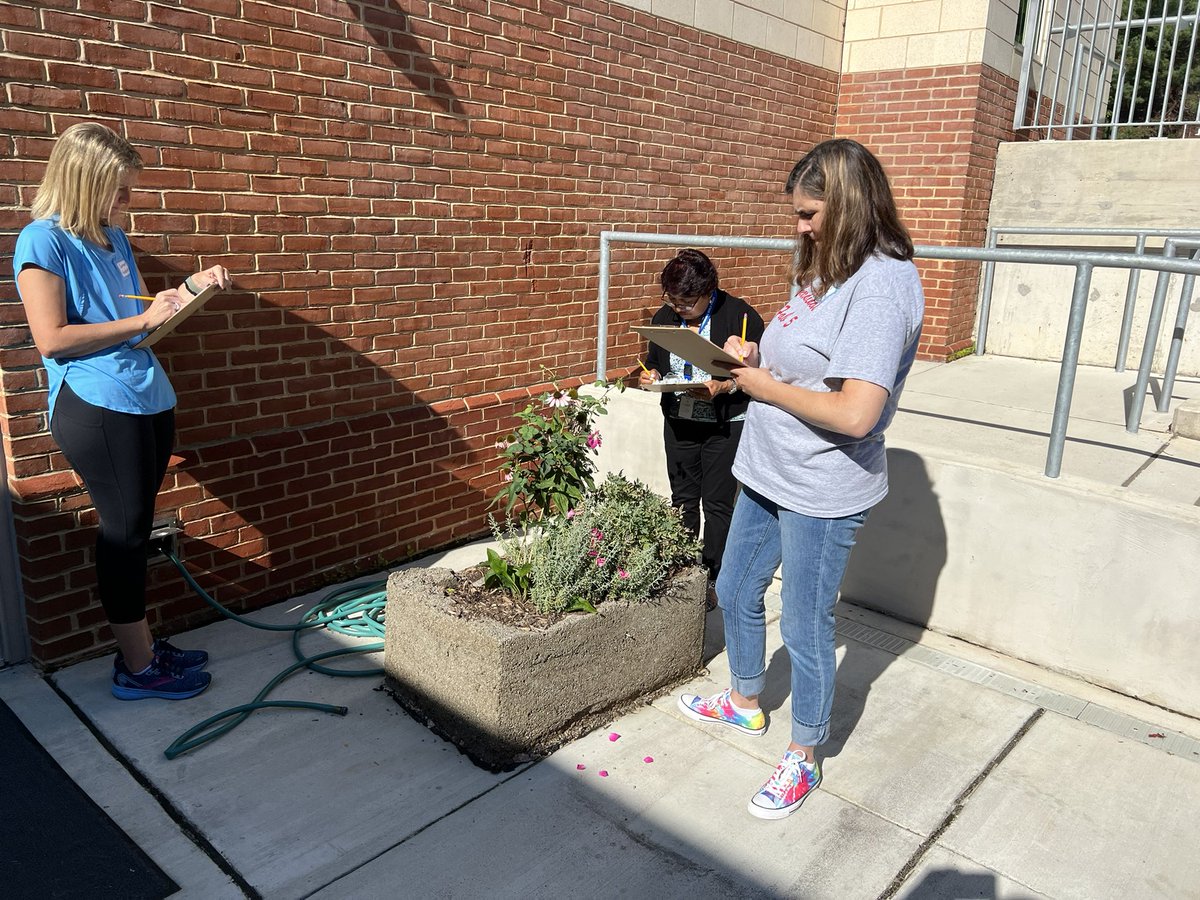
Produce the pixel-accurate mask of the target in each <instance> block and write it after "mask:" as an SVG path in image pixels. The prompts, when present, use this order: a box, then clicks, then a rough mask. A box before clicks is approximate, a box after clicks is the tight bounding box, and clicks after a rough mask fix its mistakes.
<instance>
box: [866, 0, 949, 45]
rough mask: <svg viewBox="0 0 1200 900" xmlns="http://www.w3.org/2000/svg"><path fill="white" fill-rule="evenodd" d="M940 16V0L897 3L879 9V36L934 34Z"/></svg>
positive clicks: (937, 27)
mask: <svg viewBox="0 0 1200 900" xmlns="http://www.w3.org/2000/svg"><path fill="white" fill-rule="evenodd" d="M941 18H942V3H941V0H923V2H921V3H898V4H896V5H895V6H885V7H884V8H883V9H881V10H880V11H879V36H880V37H901V36H904V35H910V34H936V33H937V31H938V30H939V24H938V23H939V22H940V21H941Z"/></svg>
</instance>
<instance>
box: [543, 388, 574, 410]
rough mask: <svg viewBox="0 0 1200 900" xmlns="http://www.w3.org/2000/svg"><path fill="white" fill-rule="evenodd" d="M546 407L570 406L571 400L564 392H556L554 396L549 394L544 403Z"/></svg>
mask: <svg viewBox="0 0 1200 900" xmlns="http://www.w3.org/2000/svg"><path fill="white" fill-rule="evenodd" d="M544 403H545V405H546V406H557V407H563V406H570V405H571V398H570V397H569V396H567V394H565V393H564V392H562V391H555V392H554V393H553V394H547V395H546V399H545V401H544Z"/></svg>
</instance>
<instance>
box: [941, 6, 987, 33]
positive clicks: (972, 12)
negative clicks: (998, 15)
mask: <svg viewBox="0 0 1200 900" xmlns="http://www.w3.org/2000/svg"><path fill="white" fill-rule="evenodd" d="M993 2H994V0H943V2H942V19H941V23H940V24H939V26H938V28H937V30H938V31H969V30H970V29H972V28H986V27H987V24H988V11H989V8H990V7H991V6H992V4H993Z"/></svg>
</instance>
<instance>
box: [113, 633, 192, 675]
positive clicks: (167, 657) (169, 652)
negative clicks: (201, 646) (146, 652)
mask: <svg viewBox="0 0 1200 900" xmlns="http://www.w3.org/2000/svg"><path fill="white" fill-rule="evenodd" d="M150 650H151V652H153V653H154V655H155V656H161V657H162V658H163V660H164V661H165V662H166V663H167V664H168V665H169V666H170V667H171V668H173V669H182V670H183V671H185V672H199V671H200V670H201V669H203V668H204V667H205V666H207V665H208V653H207V652H206V651H204V650H180V649H179V648H178V647H176V646H175V645H174V644H171V643H169V642H167V641H164V640H162V639H159V640H156V641H155V642H154V645H153V646H152V647H151V648H150ZM124 663H125V656H124V654H122V653H121V651H120V650H118V651H117V664H118V665H124Z"/></svg>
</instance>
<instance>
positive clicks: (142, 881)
mask: <svg viewBox="0 0 1200 900" xmlns="http://www.w3.org/2000/svg"><path fill="white" fill-rule="evenodd" d="M177 890H179V885H177V884H175V882H173V881H172V880H171V879H170V878H168V877H167V876H166V874H165V873H164V872H163V871H162V869H160V868H159V867H158V866H157V865H155V864H154V861H153V860H151V859H150V857H148V856H147V855H146V854H145V853H143V852H142V850H141V848H140V847H138V846H137V844H135V843H134V842H133V841H131V840H130V839H129V837H128V836H127V835H126V834H125V832H123V831H122V830H121V829H120V828H118V827H117V826H116V824H115V823H114V822H113V820H112V819H110V818H109V817H108V815H107V814H105V812H104V810H102V809H101V808H100V807H99V806H97V805H96V804H95V802H93V801H92V799H91V798H90V797H88V795H87V794H85V793H84V792H83V791H81V790H80V789H79V788H78V787H77V786H76V784H75V782H73V781H72V780H71V779H70V777H69V776H68V775H67V773H66V772H64V771H63V770H62V767H61V766H59V764H58V763H57V762H55V761H54V757H52V756H51V755H50V754H49V753H47V752H46V751H45V750H44V749H43V748H42V745H41V744H39V743H38V742H37V741H36V740H35V739H34V737H33V735H32V734H30V733H29V729H27V728H26V727H25V726H24V725H23V724H21V720H20V719H18V718H17V717H16V715H15V714H14V713H13V711H12V710H11V709H9V708H8V706H6V705H5V703H4V701H2V700H0V894H2V895H3V896H4V897H5V898H7V900H17V898H21V900H24V898H37V900H47V898H63V900H69V898H75V897H78V898H88V900H95V898H97V897H121V898H126V900H134V898H137V900H141V898H147V900H148V898H162V897H167V896H169V895H171V894H173V893H175V892H176V891H177Z"/></svg>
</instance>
